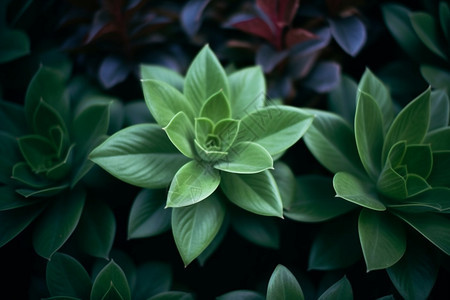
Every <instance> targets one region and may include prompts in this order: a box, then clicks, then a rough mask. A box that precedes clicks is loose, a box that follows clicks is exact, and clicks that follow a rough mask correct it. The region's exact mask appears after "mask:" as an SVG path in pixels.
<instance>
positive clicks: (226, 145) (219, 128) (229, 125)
mask: <svg viewBox="0 0 450 300" xmlns="http://www.w3.org/2000/svg"><path fill="white" fill-rule="evenodd" d="M240 124H241V122H240V121H238V120H233V119H223V120H221V121H219V122H218V123H217V124H216V125H215V126H214V134H215V135H217V137H219V139H220V142H221V151H224V152H225V151H228V150H229V149H230V147H231V146H232V145H233V143H234V141H235V140H236V137H237V134H238V132H239V127H240Z"/></svg>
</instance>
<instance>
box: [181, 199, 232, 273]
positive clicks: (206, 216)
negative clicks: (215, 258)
mask: <svg viewBox="0 0 450 300" xmlns="http://www.w3.org/2000/svg"><path fill="white" fill-rule="evenodd" d="M224 217H225V207H224V206H223V204H222V202H221V201H220V199H219V198H218V197H217V196H216V195H215V194H213V195H211V196H210V197H208V198H207V199H205V200H204V201H201V202H199V203H196V204H195V205H190V206H186V207H177V208H174V209H173V212H172V232H173V237H174V239H175V244H176V245H177V248H178V251H179V252H180V255H181V258H182V259H183V262H184V265H185V266H187V265H188V264H190V263H191V262H192V261H193V260H194V259H195V258H196V257H198V256H199V255H200V253H202V252H203V250H205V249H206V247H208V245H209V244H210V243H211V242H212V240H213V239H214V237H215V236H216V234H217V233H218V232H219V229H220V227H221V226H222V222H223V219H224Z"/></svg>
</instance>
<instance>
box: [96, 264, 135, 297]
mask: <svg viewBox="0 0 450 300" xmlns="http://www.w3.org/2000/svg"><path fill="white" fill-rule="evenodd" d="M111 286H114V288H115V289H116V291H117V294H118V295H117V296H120V297H121V299H125V300H131V292H130V287H129V286H128V281H127V278H126V277H125V273H124V272H123V271H122V269H121V268H120V267H119V265H117V264H116V263H115V262H114V260H111V261H110V262H109V263H108V264H107V265H106V266H105V267H104V268H103V269H102V270H101V271H100V273H99V274H98V275H97V277H96V278H95V280H94V283H93V285H92V291H91V296H90V299H91V300H101V299H103V297H104V296H105V294H106V293H107V292H108V291H109V290H110V288H111Z"/></svg>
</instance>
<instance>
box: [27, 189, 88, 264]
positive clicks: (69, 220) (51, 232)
mask: <svg viewBox="0 0 450 300" xmlns="http://www.w3.org/2000/svg"><path fill="white" fill-rule="evenodd" d="M85 198H86V195H85V192H84V191H83V190H80V189H78V190H72V191H71V192H70V193H69V194H66V195H61V196H60V197H58V198H55V199H54V200H53V202H52V203H50V205H49V206H48V207H47V209H46V210H45V213H44V214H43V215H42V216H41V217H40V218H39V220H38V221H37V222H36V226H35V228H34V232H33V247H34V250H35V251H36V253H37V254H39V255H40V256H42V257H44V258H47V259H50V258H51V256H52V255H53V253H55V252H56V251H58V249H59V248H60V247H61V246H62V245H63V244H64V243H65V242H66V241H67V239H68V238H69V237H70V236H71V235H72V232H73V231H74V230H75V227H76V226H77V225H78V221H79V220H80V216H81V212H82V210H83V207H84V202H85Z"/></svg>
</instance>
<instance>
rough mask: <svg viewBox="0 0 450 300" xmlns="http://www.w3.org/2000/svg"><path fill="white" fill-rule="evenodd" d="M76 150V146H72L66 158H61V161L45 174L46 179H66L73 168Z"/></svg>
mask: <svg viewBox="0 0 450 300" xmlns="http://www.w3.org/2000/svg"><path fill="white" fill-rule="evenodd" d="M74 148H75V144H72V145H71V146H70V147H69V149H68V150H67V152H66V155H65V156H64V157H61V160H60V161H59V162H58V163H56V164H55V165H53V166H52V167H50V168H49V169H48V170H47V172H46V173H45V175H46V177H47V178H48V179H50V180H54V181H59V180H63V179H64V177H66V176H67V174H69V172H70V171H71V168H72V166H73V163H74V162H73V156H74Z"/></svg>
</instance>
